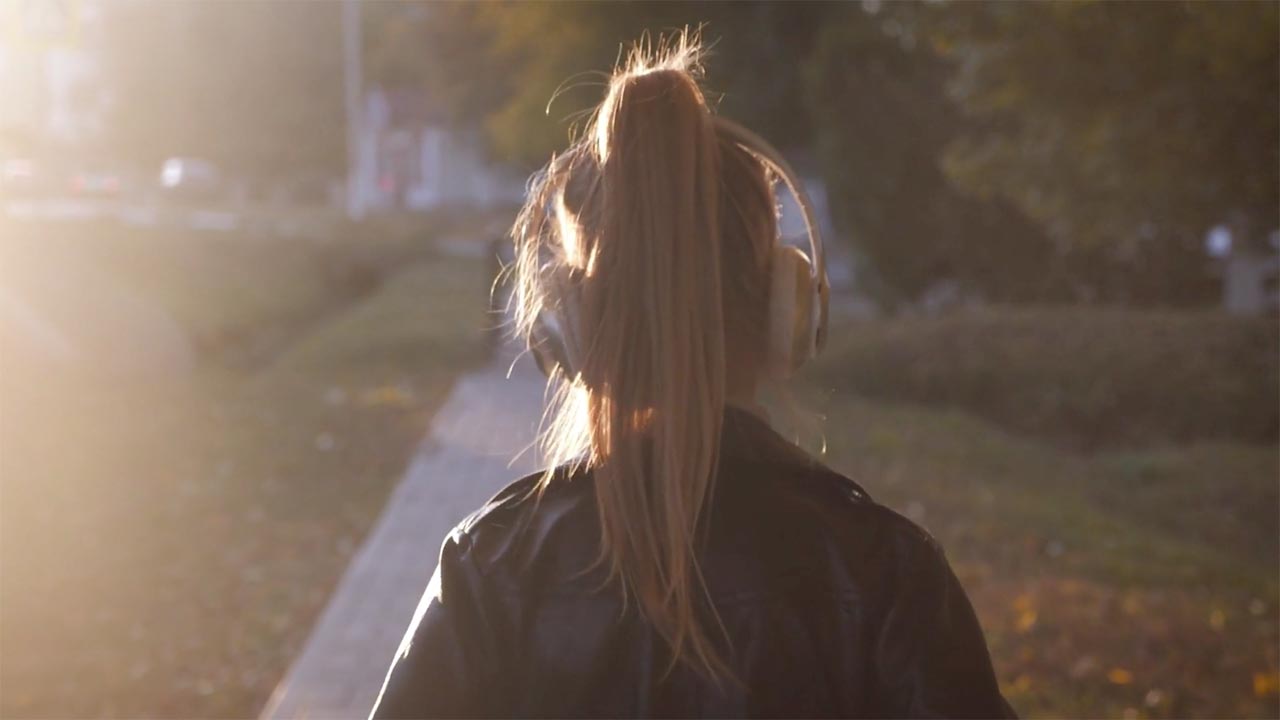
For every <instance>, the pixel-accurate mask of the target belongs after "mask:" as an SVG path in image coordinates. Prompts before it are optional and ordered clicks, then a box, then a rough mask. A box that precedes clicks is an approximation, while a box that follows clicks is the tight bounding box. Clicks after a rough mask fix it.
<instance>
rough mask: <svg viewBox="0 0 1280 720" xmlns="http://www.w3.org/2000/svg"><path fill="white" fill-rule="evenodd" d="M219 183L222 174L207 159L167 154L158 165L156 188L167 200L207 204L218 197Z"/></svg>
mask: <svg viewBox="0 0 1280 720" xmlns="http://www.w3.org/2000/svg"><path fill="white" fill-rule="evenodd" d="M222 186H223V183H222V174H221V173H220V172H218V169H217V167H215V166H214V164H213V163H211V162H209V161H207V160H201V159H199V158H191V157H171V158H169V159H167V160H165V161H164V164H163V165H161V166H160V190H161V192H162V193H163V196H164V198H165V199H167V200H170V201H176V202H179V203H182V204H209V203H212V202H214V201H216V200H218V199H219V198H220V196H221V194H222V189H223V187H222Z"/></svg>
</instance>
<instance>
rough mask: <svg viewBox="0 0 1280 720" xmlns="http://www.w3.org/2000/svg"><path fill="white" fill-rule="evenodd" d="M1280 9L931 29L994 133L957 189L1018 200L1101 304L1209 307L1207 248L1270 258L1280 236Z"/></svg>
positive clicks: (1144, 7) (941, 18) (1128, 12)
mask: <svg viewBox="0 0 1280 720" xmlns="http://www.w3.org/2000/svg"><path fill="white" fill-rule="evenodd" d="M1278 8H1280V6H1277V5H1276V4H1274V3H1269V2H1222V3H1135V2H1104V3H1027V4H1021V3H1018V4H1014V3H990V4H981V5H978V4H967V5H960V6H957V7H955V8H950V9H949V12H947V13H943V14H938V15H937V16H936V18H934V22H933V24H932V26H931V30H932V31H933V32H934V33H935V34H934V36H933V37H934V42H935V43H936V44H937V45H938V46H939V47H940V48H944V50H945V54H946V55H947V57H949V58H953V59H954V60H955V64H956V67H957V72H956V73H955V74H954V75H953V77H952V79H951V83H950V89H951V90H952V92H953V94H954V97H955V98H956V99H957V100H958V102H959V103H960V104H961V105H962V107H963V108H964V109H965V111H966V113H967V115H968V116H969V117H970V118H974V119H977V120H979V121H980V122H979V123H976V124H973V125H971V129H970V131H968V132H967V133H966V135H965V136H964V137H962V138H960V139H958V140H957V141H956V142H955V143H953V144H952V145H950V146H949V147H948V148H947V149H946V152H945V154H944V160H945V167H946V170H947V174H948V176H949V177H950V178H951V179H952V180H953V181H955V182H956V183H957V184H958V185H959V186H961V187H963V188H965V189H967V190H969V191H970V192H972V193H974V194H975V195H977V196H978V197H983V198H990V197H999V198H1005V199H1008V200H1009V201H1011V202H1013V203H1014V204H1016V205H1017V206H1018V207H1019V208H1021V209H1022V210H1023V211H1025V212H1026V213H1027V214H1028V215H1029V216H1031V217H1032V218H1034V219H1035V220H1037V221H1038V222H1039V223H1040V224H1041V225H1042V226H1043V227H1044V228H1046V230H1047V231H1048V232H1049V233H1050V235H1051V236H1052V237H1053V238H1054V240H1055V241H1056V243H1057V244H1058V246H1059V247H1060V248H1062V250H1063V253H1064V254H1066V255H1070V256H1073V257H1075V258H1077V259H1081V260H1084V261H1087V262H1085V264H1088V265H1095V266H1097V265H1100V266H1101V268H1096V269H1101V270H1103V272H1101V273H1095V275H1098V276H1100V277H1102V278H1105V281H1104V284H1103V285H1102V286H1101V287H1098V288H1096V289H1097V290H1098V291H1100V293H1101V294H1102V295H1104V296H1109V297H1114V298H1117V299H1128V300H1165V301H1180V300H1191V301H1194V300H1197V299H1201V298H1202V297H1203V296H1204V295H1205V294H1206V293H1211V292H1212V290H1213V288H1212V283H1211V282H1209V281H1208V279H1207V277H1206V275H1205V272H1204V271H1205V265H1206V263H1205V259H1204V255H1203V252H1202V250H1201V242H1202V238H1203V237H1204V233H1205V232H1206V231H1207V230H1208V229H1209V228H1210V227H1212V226H1213V225H1215V224H1218V223H1223V222H1227V223H1229V224H1231V225H1233V226H1234V227H1235V229H1236V231H1237V236H1238V237H1239V238H1240V239H1242V240H1243V241H1245V242H1251V243H1254V244H1260V243H1261V241H1262V239H1263V238H1264V237H1265V235H1266V233H1268V232H1270V231H1271V230H1273V229H1275V228H1276V227H1277V226H1278V225H1280V215H1278V213H1280V205H1278V203H1280V176H1278V173H1280V126H1278V125H1277V120H1278V118H1280V110H1278V108H1280V43H1278V42H1277V38H1278V37H1280V21H1278V17H1280V10H1278Z"/></svg>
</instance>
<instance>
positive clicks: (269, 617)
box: [0, 236, 488, 717]
mask: <svg viewBox="0 0 1280 720" xmlns="http://www.w3.org/2000/svg"><path fill="white" fill-rule="evenodd" d="M160 240H161V239H160V238H158V237H154V238H152V237H148V238H144V239H139V238H137V237H132V236H129V237H120V238H103V239H101V242H100V243H99V244H98V245H97V246H92V247H90V246H88V245H87V244H86V247H85V248H84V250H83V251H80V250H77V249H76V248H74V247H73V246H71V245H69V244H67V245H60V244H58V243H57V241H51V242H53V243H54V244H52V245H51V246H50V247H49V248H48V250H47V252H37V251H35V250H33V249H32V248H31V247H30V246H27V247H21V246H20V243H14V244H6V246H5V248H4V251H5V259H6V263H5V267H4V269H3V272H4V274H5V278H4V279H5V281H6V282H9V281H10V280H11V279H12V280H14V281H15V285H13V287H21V288H23V289H25V290H26V294H25V295H24V297H26V298H36V300H35V301H34V302H36V303H37V304H38V305H39V307H41V308H50V307H55V308H57V307H62V308H65V309H66V311H67V312H72V311H77V312H80V313H81V317H93V316H94V314H95V312H96V311H95V309H94V307H92V305H94V304H95V303H94V302H93V301H91V300H90V298H96V297H98V296H99V295H101V296H103V297H108V296H110V294H111V293H112V292H114V291H116V290H117V289H123V290H124V291H126V292H128V293H131V294H132V295H133V296H134V297H135V298H138V299H140V300H141V301H142V302H144V303H146V304H147V305H148V306H153V307H157V308H161V309H163V310H164V311H165V312H167V313H168V315H169V317H170V318H172V319H174V323H175V324H176V325H177V326H178V327H180V328H182V329H183V331H184V332H185V333H186V334H187V337H189V338H193V339H194V340H195V344H196V346H197V347H196V354H195V357H196V362H195V364H194V366H193V367H190V368H186V369H181V368H178V369H174V370H172V371H171V372H165V373H156V374H143V375H138V374H134V375H125V376H119V375H104V374H101V373H97V372H92V371H89V372H81V371H79V370H77V371H74V372H73V371H71V370H68V369H66V368H62V369H59V368H51V367H49V366H48V365H47V364H46V363H40V362H33V361H31V359H30V358H26V357H23V356H22V355H20V354H16V353H6V363H5V365H6V366H5V372H4V373H2V374H0V391H2V392H3V397H4V403H3V408H2V410H0V444H2V446H3V448H4V452H3V453H2V454H0V481H2V483H3V484H2V485H0V488H2V489H3V495H2V496H0V497H2V500H3V501H2V502H0V513H2V515H3V521H2V522H0V561H2V563H3V568H2V571H0V582H2V583H3V584H2V585H0V646H2V647H3V648H4V653H3V657H2V659H0V685H2V686H3V687H4V691H3V692H0V715H3V716H5V717H88V716H103V715H106V716H124V717H140V716H151V717H156V716H160V717H247V716H253V715H255V714H256V713H257V712H258V710H259V709H260V708H261V706H262V704H263V703H264V702H265V700H266V698H267V696H268V695H269V694H270V692H271V690H272V688H273V687H274V685H275V684H276V682H278V680H279V678H280V677H281V676H282V675H283V673H284V671H285V669H286V668H287V666H288V663H289V662H290V661H291V660H292V658H293V657H294V656H295V655H296V654H297V652H298V651H299V650H300V647H301V643H302V642H303V641H304V640H305V637H306V634H307V632H308V631H309V629H310V627H311V625H312V622H313V621H314V619H315V617H316V616H317V615H318V613H319V611H320V610H321V609H322V608H323V605H324V602H325V601H326V599H327V597H328V595H329V593H330V591H331V590H332V588H333V586H334V584H335V583H336V581H337V580H338V578H339V577H340V575H341V573H342V571H343V569H344V568H345V566H346V563H347V561H348V560H349V558H350V556H351V554H352V553H353V552H354V551H355V549H356V548H357V547H358V545H359V543H360V541H361V539H362V537H363V535H364V534H365V532H366V531H367V530H368V528H369V527H370V526H371V524H372V523H373V521H374V520H375V519H376V517H377V515H378V513H379V512H380V510H381V507H382V504H383V502H384V500H385V498H386V496H387V494H388V493H389V491H390V489H391V488H392V487H393V485H394V483H395V481H396V480H397V479H398V478H399V476H400V473H401V472H402V470H403V468H404V465H405V463H406V461H407V459H408V458H409V456H410V454H411V453H412V451H413V449H414V447H416V445H417V443H418V442H419V441H420V439H421V438H422V436H423V433H424V432H425V430H426V428H427V426H428V424H429V422H430V418H431V415H432V413H433V412H434V410H435V408H436V407H437V406H438V404H439V403H440V401H441V400H442V399H443V397H444V395H445V394H446V393H447V390H448V388H449V386H450V384H451V382H452V379H453V378H454V377H455V376H456V375H457V374H458V373H459V372H461V371H463V370H464V369H466V368H467V367H469V366H471V365H472V364H474V363H475V362H477V361H478V360H479V359H481V358H482V357H483V354H484V350H483V345H484V342H483V327H484V325H485V324H486V323H487V321H488V320H487V318H486V315H485V312H486V307H487V306H486V303H485V293H486V292H487V289H488V281H487V277H486V274H487V268H486V267H484V263H483V262H482V261H478V260H470V259H462V258H455V257H446V256H441V255H437V254H435V253H433V252H432V251H431V249H430V244H429V243H425V242H424V243H420V244H421V247H419V248H416V249H413V250H412V251H405V250H404V248H403V247H399V248H398V250H397V252H398V255H397V256H396V261H395V262H382V261H381V260H380V259H379V258H378V257H376V256H377V253H376V252H373V255H374V256H375V257H374V258H373V259H374V260H379V262H380V263H381V266H380V267H379V265H378V264H375V263H371V262H370V258H369V254H370V252H371V251H370V248H369V246H368V245H363V246H360V247H359V250H358V253H353V255H354V259H352V260H350V262H349V263H345V264H344V262H343V261H342V252H343V249H342V247H341V246H334V247H330V248H327V249H323V250H317V249H316V248H314V247H306V246H303V245H285V246H280V247H277V246H271V245H269V244H268V245H266V246H259V248H258V250H257V251H254V246H253V244H252V243H251V241H250V240H248V239H246V240H228V239H226V238H216V237H215V238H209V239H204V238H199V239H193V238H181V239H175V240H174V243H175V244H174V245H173V246H168V245H152V246H150V247H151V249H153V250H154V252H153V253H142V252H137V253H135V252H131V250H133V249H137V248H139V247H140V245H139V244H140V243H146V242H153V243H154V242H159V241H160ZM192 243H204V244H192ZM19 260H20V261H21V262H19ZM352 267H357V268H362V267H363V268H369V267H373V268H376V269H377V277H376V278H375V279H374V281H373V282H363V283H355V284H353V283H350V282H348V281H347V280H346V279H345V278H346V275H345V271H346V270H349V269H351V268H352ZM335 270H336V272H335ZM59 275H61V276H63V277H66V276H72V277H75V278H76V279H77V282H75V283H69V282H64V283H47V282H41V279H42V278H45V277H57V276H59ZM18 283H23V284H21V285H19V284H18ZM60 303H61V305H60ZM105 304H107V305H110V303H105ZM72 317H74V316H72ZM153 320H154V318H153V317H151V316H149V315H148V316H139V317H137V318H131V319H130V321H129V322H126V323H124V324H119V323H117V324H116V325H113V326H112V327H113V328H115V329H118V330H120V332H118V333H112V334H107V335H103V336H101V337H95V336H94V335H93V333H92V332H90V331H89V329H88V328H84V329H81V328H77V327H76V325H75V324H69V325H64V327H69V328H71V329H72V333H73V336H74V337H75V338H77V339H82V338H86V337H87V338H90V339H91V340H92V341H93V343H91V344H87V345H85V347H94V348H103V349H104V352H106V351H107V350H109V349H110V348H109V347H107V346H106V345H101V344H96V343H103V342H106V343H110V342H112V341H126V340H127V341H134V342H137V341H139V340H146V339H147V338H149V337H152V336H153V333H154V329H153V328H151V327H150V325H149V324H148V323H150V322H152V321H153ZM81 324H85V323H81ZM9 329H10V328H7V327H4V326H0V330H9ZM99 335H102V334H101V333H99ZM200 338H204V340H200Z"/></svg>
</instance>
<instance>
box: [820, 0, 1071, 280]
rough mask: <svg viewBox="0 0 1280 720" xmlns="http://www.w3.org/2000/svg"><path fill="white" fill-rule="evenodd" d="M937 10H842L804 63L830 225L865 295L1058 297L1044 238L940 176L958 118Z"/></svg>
mask: <svg viewBox="0 0 1280 720" xmlns="http://www.w3.org/2000/svg"><path fill="white" fill-rule="evenodd" d="M933 12H936V10H935V9H933V8H930V7H926V6H919V5H907V4H895V5H889V6H885V7H882V8H878V9H874V8H873V10H872V11H867V10H864V9H863V8H861V7H858V6H851V7H849V6H847V7H843V8H841V9H839V11H837V12H833V13H832V15H831V16H830V17H828V18H827V20H826V22H825V23H824V26H823V30H822V32H821V33H820V35H819V36H818V39H817V42H816V45H815V48H814V51H813V54H812V56H811V57H809V58H808V60H807V68H808V73H807V76H806V84H805V85H806V88H807V96H808V103H809V108H810V111H811V112H812V114H813V117H814V124H815V126H816V128H817V130H816V141H817V144H818V153H817V155H818V156H819V157H820V158H822V159H823V161H824V163H823V164H824V175H825V177H826V179H827V182H828V184H829V186H830V192H831V196H832V198H833V203H832V206H833V209H834V212H835V216H836V217H835V219H836V222H837V224H838V225H839V227H840V228H841V229H842V230H843V232H845V233H846V234H848V235H849V236H850V238H851V240H852V242H853V243H854V245H855V246H856V247H857V248H858V249H859V250H860V252H861V255H862V256H863V258H864V259H865V260H866V261H867V262H868V263H869V265H870V272H869V273H865V272H864V278H863V280H864V286H865V287H868V288H871V289H873V290H875V291H876V292H875V293H874V294H876V295H878V296H879V297H880V298H881V299H882V300H885V301H888V302H890V303H893V302H895V301H898V300H911V299H914V298H916V297H918V296H919V295H920V294H921V293H922V292H924V291H926V290H927V289H929V288H930V287H931V286H932V285H934V284H935V283H938V282H939V281H943V280H950V281H955V282H958V283H960V284H961V285H962V286H963V288H964V289H965V290H966V291H968V292H971V293H978V294H981V295H983V296H985V297H988V298H991V299H1003V300H1029V299H1045V298H1049V297H1054V296H1055V295H1060V294H1061V293H1062V292H1063V282H1062V278H1061V274H1060V273H1055V272H1052V271H1050V270H1049V268H1050V267H1051V266H1052V253H1051V252H1050V250H1051V249H1050V247H1049V245H1048V243H1047V241H1046V238H1045V237H1044V234H1043V233H1042V232H1041V231H1040V229H1039V228H1038V227H1036V226H1035V224H1033V223H1031V222H1029V221H1028V220H1027V218H1025V217H1024V216H1023V215H1022V214H1021V213H1019V212H1017V211H1016V210H1015V209H1014V208H1012V207H1010V206H1009V205H1008V203H1002V202H999V201H998V200H990V201H988V200H979V199H976V198H973V197H969V196H965V195H963V194H961V193H959V192H957V191H956V189H955V188H954V187H953V186H952V184H951V183H950V182H949V180H948V179H947V177H946V176H945V175H944V174H943V172H942V169H941V167H940V165H939V158H940V157H941V156H942V154H943V153H944V151H945V150H946V148H947V147H948V145H949V144H950V143H951V142H953V141H954V139H955V138H956V137H957V136H958V134H959V133H960V132H962V131H963V130H964V129H965V124H966V119H965V118H964V117H963V116H962V115H961V113H960V112H959V109H958V108H957V107H956V106H955V104H954V103H953V102H952V101H951V99H950V98H949V97H948V96H947V93H946V87H947V81H948V79H949V78H950V77H951V75H952V73H953V72H954V63H953V62H952V61H951V60H949V59H948V58H946V57H944V56H942V55H941V54H940V53H938V52H937V50H936V49H935V48H934V47H933V46H932V45H931V44H929V43H928V42H927V37H926V36H925V35H924V34H923V32H922V30H923V29H924V28H925V27H927V25H926V22H927V20H928V15H929V14H930V13H933Z"/></svg>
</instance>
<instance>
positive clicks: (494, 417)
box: [262, 351, 544, 720]
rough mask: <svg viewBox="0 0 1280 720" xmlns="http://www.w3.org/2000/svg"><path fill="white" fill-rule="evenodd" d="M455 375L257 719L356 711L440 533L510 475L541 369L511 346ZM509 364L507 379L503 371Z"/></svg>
mask: <svg viewBox="0 0 1280 720" xmlns="http://www.w3.org/2000/svg"><path fill="white" fill-rule="evenodd" d="M498 355H499V357H498V358H497V359H495V360H494V361H493V362H492V363H491V364H490V365H489V366H488V367H485V368H484V369H482V370H479V371H477V372H474V373H472V374H470V375H467V376H466V377H464V378H462V379H461V380H459V381H458V383H457V384H456V385H455V386H454V388H453V392H452V394H450V396H449V398H448V400H447V401H446V402H445V404H444V406H443V407H442V408H441V409H440V411H439V412H438V413H437V414H436V417H435V420H434V421H433V422H432V430H431V434H430V436H429V437H428V438H427V439H426V440H425V441H424V442H423V444H422V446H421V447H420V448H419V450H418V453H417V455H416V456H415V458H414V459H413V461H412V463H411V464H410V466H409V469H408V471H407V472H406V473H405V477H404V479H403V480H401V482H400V485H399V486H398V487H397V488H396V490H395V492H394V493H393V494H392V495H391V498H390V499H389V500H388V502H387V506H386V508H385V509H384V510H383V511H382V517H380V518H379V520H378V523H377V525H376V526H375V527H374V529H373V530H372V532H370V533H369V537H368V538H367V539H366V540H365V542H364V545H363V546H362V547H361V548H360V551H359V552H358V553H357V554H356V555H355V557H354V558H353V559H352V561H351V564H350V565H349V566H348V567H347V571H346V574H345V575H344V576H343V578H342V582H341V583H339V585H338V589H337V590H336V591H335V592H334V594H333V597H331V598H330V599H329V605H328V607H326V608H325V610H324V613H323V614H322V615H321V616H320V620H319V621H318V622H317V623H316V625H315V627H314V628H313V629H312V631H311V636H310V637H309V638H308V639H307V643H306V645H305V646H304V647H303V650H302V653H301V655H299V656H298V657H297V658H296V659H295V660H294V663H293V666H292V667H291V668H290V669H289V672H288V674H286V675H285V678H284V680H283V681H282V682H281V683H280V685H279V687H277V688H276V690H275V692H274V693H272V696H271V699H270V700H269V701H268V702H267V706H266V708H265V709H264V710H263V712H262V716H263V717H264V718H310V719H313V720H316V719H318V720H328V719H329V718H335V719H337V718H342V719H344V720H345V719H347V718H364V717H366V716H367V715H368V712H369V709H370V707H371V706H372V705H373V701H374V699H375V698H376V697H377V695H378V691H379V690H380V689H381V687H382V680H383V678H384V676H385V674H386V670H387V666H388V665H389V664H390V662H391V657H392V655H393V654H394V653H395V651H396V647H397V646H398V645H399V643H400V639H401V637H402V636H403V635H404V632H405V629H406V628H407V627H408V625H409V620H410V619H411V618H412V616H413V611H414V609H415V607H416V606H417V604H418V600H419V598H420V597H421V595H422V593H423V591H424V590H425V589H426V586H427V582H428V580H430V577H431V573H432V571H433V570H434V569H435V564H436V555H437V553H438V551H439V549H440V543H441V542H443V541H444V536H445V534H446V533H447V532H448V531H449V530H450V529H451V528H452V527H453V526H454V525H455V524H456V523H457V522H458V521H459V520H461V519H462V518H464V517H465V516H466V515H467V514H468V513H470V512H471V511H472V510H474V509H476V508H478V507H479V506H480V505H481V504H482V503H483V502H484V501H485V500H487V499H488V498H489V497H491V496H492V495H493V494H494V493H495V492H497V490H498V489H500V488H501V487H502V486H503V485H505V484H507V483H508V482H510V481H511V480H514V479H515V478H517V477H519V476H521V475H524V474H526V473H528V472H531V471H533V470H535V469H537V464H536V463H537V457H536V453H535V452H534V450H533V449H531V448H530V449H529V450H527V451H526V452H524V453H523V454H521V455H520V456H519V457H518V458H516V460H515V462H512V458H513V457H515V456H516V455H517V454H519V453H520V452H521V451H522V450H525V449H526V448H528V447H529V446H530V444H531V442H532V441H533V437H534V432H535V430H536V427H537V423H538V419H539V418H540V417H541V413H542V399H543V394H542V393H543V385H544V381H543V378H542V375H540V374H539V373H538V370H537V368H536V367H535V366H534V364H533V362H532V360H531V359H530V358H528V357H525V358H522V359H521V360H520V361H519V362H517V363H516V364H515V365H514V367H512V365H511V362H512V360H511V358H512V353H511V352H510V351H507V352H500V353H498ZM509 367H510V368H512V370H511V376H510V378H508V377H507V372H508V368H509Z"/></svg>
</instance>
